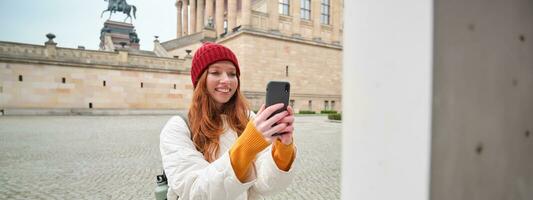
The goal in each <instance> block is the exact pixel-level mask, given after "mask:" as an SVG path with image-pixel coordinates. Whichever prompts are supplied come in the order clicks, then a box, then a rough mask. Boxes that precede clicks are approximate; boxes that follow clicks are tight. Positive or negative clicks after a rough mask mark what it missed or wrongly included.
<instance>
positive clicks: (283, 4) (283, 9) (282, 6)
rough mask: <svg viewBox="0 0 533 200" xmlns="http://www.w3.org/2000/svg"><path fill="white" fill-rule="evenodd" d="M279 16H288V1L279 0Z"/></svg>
mask: <svg viewBox="0 0 533 200" xmlns="http://www.w3.org/2000/svg"><path fill="white" fill-rule="evenodd" d="M279 14H282V15H289V0H279Z"/></svg>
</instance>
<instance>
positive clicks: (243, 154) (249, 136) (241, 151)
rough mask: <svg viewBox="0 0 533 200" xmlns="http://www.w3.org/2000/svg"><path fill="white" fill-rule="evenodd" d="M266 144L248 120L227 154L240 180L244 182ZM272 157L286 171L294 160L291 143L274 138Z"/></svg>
mask: <svg viewBox="0 0 533 200" xmlns="http://www.w3.org/2000/svg"><path fill="white" fill-rule="evenodd" d="M268 145H269V144H268V142H267V141H266V140H265V139H264V138H263V136H262V135H261V133H260V132H259V131H257V130H256V129H255V126H254V124H253V122H252V121H250V122H248V124H247V125H246V128H245V129H244V132H243V133H242V134H241V136H239V138H238V139H237V141H236V142H235V143H234V144H233V146H232V147H231V149H230V154H229V155H230V160H231V166H232V167H233V171H235V174H236V175H237V178H238V179H239V180H240V181H241V182H245V180H246V178H248V176H249V173H250V168H251V166H252V162H253V160H254V159H255V156H256V155H257V154H258V153H259V152H261V151H262V150H263V149H265V148H266V147H268ZM272 157H273V158H274V162H275V163H276V165H277V166H278V168H279V169H281V170H283V171H288V170H289V169H290V168H291V165H292V162H293V160H294V145H293V143H291V144H290V145H285V144H283V143H282V142H281V141H280V140H276V141H275V142H274V145H273V147H272Z"/></svg>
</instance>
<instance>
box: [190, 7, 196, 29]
mask: <svg viewBox="0 0 533 200" xmlns="http://www.w3.org/2000/svg"><path fill="white" fill-rule="evenodd" d="M189 4H190V9H189V10H190V12H191V21H190V24H191V28H190V29H189V30H190V34H193V33H196V0H189Z"/></svg>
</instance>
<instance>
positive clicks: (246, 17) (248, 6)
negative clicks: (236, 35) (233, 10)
mask: <svg viewBox="0 0 533 200" xmlns="http://www.w3.org/2000/svg"><path fill="white" fill-rule="evenodd" d="M241 3H242V4H241V14H242V16H241V19H242V20H241V25H242V27H243V28H246V27H250V26H252V21H251V20H252V0H241Z"/></svg>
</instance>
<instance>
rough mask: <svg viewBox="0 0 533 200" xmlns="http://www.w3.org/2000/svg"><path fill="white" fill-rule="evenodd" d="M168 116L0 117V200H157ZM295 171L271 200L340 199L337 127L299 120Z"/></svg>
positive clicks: (321, 121) (323, 118) (314, 118)
mask: <svg viewBox="0 0 533 200" xmlns="http://www.w3.org/2000/svg"><path fill="white" fill-rule="evenodd" d="M169 118H170V116H2V117H0V199H154V194H153V190H154V188H155V176H156V175H157V174H159V173H160V172H161V155H160V153H159V133H160V131H161V128H162V127H163V125H164V124H165V123H166V121H167V120H168V119H169ZM295 128H296V133H295V141H296V144H297V146H298V152H299V156H300V161H299V162H300V163H299V164H300V170H299V172H298V174H297V176H296V179H295V181H294V182H293V183H292V185H291V187H290V188H288V189H287V191H286V192H283V193H280V194H277V195H275V196H272V197H269V198H268V199H306V200H307V199H339V198H340V164H341V162H340V156H341V154H340V151H341V147H340V145H341V139H340V137H341V134H340V132H341V124H340V123H334V122H329V121H328V120H327V118H326V116H297V117H296V123H295Z"/></svg>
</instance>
